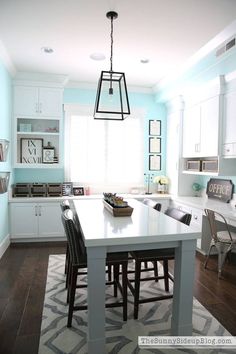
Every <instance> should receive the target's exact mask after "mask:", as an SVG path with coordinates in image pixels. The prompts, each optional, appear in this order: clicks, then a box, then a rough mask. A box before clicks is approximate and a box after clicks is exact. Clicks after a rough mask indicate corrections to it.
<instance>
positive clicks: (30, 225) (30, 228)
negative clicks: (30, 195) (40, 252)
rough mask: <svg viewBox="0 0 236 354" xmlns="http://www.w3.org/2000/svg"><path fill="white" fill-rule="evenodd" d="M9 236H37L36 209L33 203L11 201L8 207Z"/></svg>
mask: <svg viewBox="0 0 236 354" xmlns="http://www.w3.org/2000/svg"><path fill="white" fill-rule="evenodd" d="M10 222H11V238H13V239H15V238H35V237H37V236H38V209H37V204H35V203H14V204H13V203H12V204H11V208H10Z"/></svg>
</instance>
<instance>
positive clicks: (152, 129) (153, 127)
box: [149, 120, 161, 136]
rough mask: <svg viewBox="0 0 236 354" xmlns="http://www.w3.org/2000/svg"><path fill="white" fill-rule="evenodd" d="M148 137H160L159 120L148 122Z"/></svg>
mask: <svg viewBox="0 0 236 354" xmlns="http://www.w3.org/2000/svg"><path fill="white" fill-rule="evenodd" d="M149 135H155V136H160V135H161V121H160V120H149Z"/></svg>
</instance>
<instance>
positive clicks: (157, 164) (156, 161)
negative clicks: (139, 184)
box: [149, 155, 161, 171]
mask: <svg viewBox="0 0 236 354" xmlns="http://www.w3.org/2000/svg"><path fill="white" fill-rule="evenodd" d="M149 170H150V171H160V170H161V156H160V155H149Z"/></svg>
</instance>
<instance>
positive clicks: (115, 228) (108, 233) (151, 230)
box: [73, 199, 201, 247]
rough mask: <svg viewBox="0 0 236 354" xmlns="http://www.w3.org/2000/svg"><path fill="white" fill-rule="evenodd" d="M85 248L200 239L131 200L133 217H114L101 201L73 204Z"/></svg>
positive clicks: (186, 227)
mask: <svg viewBox="0 0 236 354" xmlns="http://www.w3.org/2000/svg"><path fill="white" fill-rule="evenodd" d="M73 203H74V207H75V210H76V212H77V214H78V215H79V221H80V225H81V228H82V230H83V235H84V240H85V245H86V247H92V246H103V245H105V246H112V245H117V244H119V245H128V244H133V245H134V244H143V243H145V244H147V243H157V242H158V243H159V242H166V241H168V242H169V241H180V240H190V239H196V238H198V237H200V235H201V233H200V232H199V231H197V230H196V229H194V228H192V227H189V226H186V225H185V224H183V223H180V222H179V221H176V220H175V219H173V218H171V217H169V216H167V215H165V214H163V213H157V211H156V210H154V209H152V208H149V207H148V206H146V205H144V204H143V203H140V202H139V201H137V200H135V199H128V203H129V205H130V206H131V207H133V208H134V209H133V213H132V215H131V216H122V217H114V216H113V215H112V214H111V213H110V212H109V211H108V210H107V209H105V208H104V205H103V202H102V200H98V199H94V200H88V199H87V200H86V199H84V200H74V201H73Z"/></svg>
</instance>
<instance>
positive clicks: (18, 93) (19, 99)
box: [13, 83, 63, 168]
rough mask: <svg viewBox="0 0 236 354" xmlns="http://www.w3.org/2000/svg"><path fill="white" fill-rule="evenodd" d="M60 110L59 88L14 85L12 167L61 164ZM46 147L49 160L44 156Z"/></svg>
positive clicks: (57, 165)
mask: <svg viewBox="0 0 236 354" xmlns="http://www.w3.org/2000/svg"><path fill="white" fill-rule="evenodd" d="M47 84H48V83H47ZM62 112H63V89H62V88H60V87H51V86H50V87H48V86H47V85H46V84H45V87H44V86H34V85H33V84H31V85H30V84H29V85H27V84H22V85H21V84H16V85H15V87H14V121H13V140H14V141H15V144H14V148H13V156H14V167H15V168H35V167H37V168H58V167H62V148H61V147H62ZM49 148H50V149H49ZM49 150H50V159H48V158H47V156H49V155H48V153H49Z"/></svg>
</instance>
